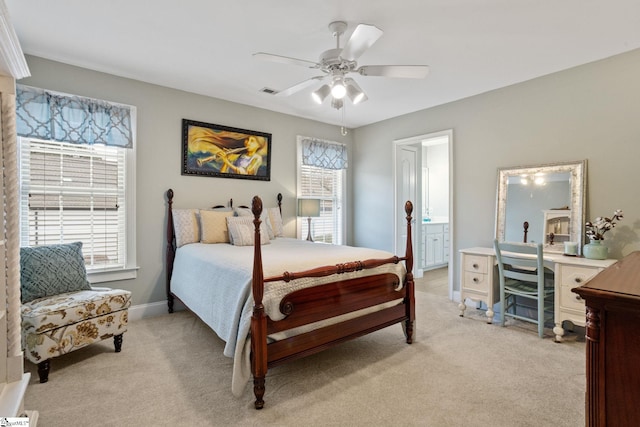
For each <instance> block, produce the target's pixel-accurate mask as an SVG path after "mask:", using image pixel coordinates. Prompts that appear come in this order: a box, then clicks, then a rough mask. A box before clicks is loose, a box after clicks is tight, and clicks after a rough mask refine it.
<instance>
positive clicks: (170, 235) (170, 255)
mask: <svg viewBox="0 0 640 427" xmlns="http://www.w3.org/2000/svg"><path fill="white" fill-rule="evenodd" d="M172 207H173V190H172V189H168V190H167V253H166V255H165V256H166V261H167V262H166V266H167V272H166V273H167V284H166V285H167V305H168V306H169V313H173V295H172V294H171V274H172V273H173V260H174V258H175V257H176V252H175V248H174V247H173V239H174V230H173V213H172V211H171V210H172Z"/></svg>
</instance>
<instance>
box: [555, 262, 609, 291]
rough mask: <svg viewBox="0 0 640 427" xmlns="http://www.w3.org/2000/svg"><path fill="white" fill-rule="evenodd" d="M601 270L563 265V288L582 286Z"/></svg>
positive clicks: (561, 269)
mask: <svg viewBox="0 0 640 427" xmlns="http://www.w3.org/2000/svg"><path fill="white" fill-rule="evenodd" d="M599 271H600V269H599V268H593V267H580V266H575V265H563V266H561V268H560V275H561V277H560V280H561V283H560V285H561V286H568V287H574V288H575V287H576V286H582V285H584V284H585V283H587V282H588V281H589V280H591V279H593V277H594V276H595V275H596V274H598V272H599Z"/></svg>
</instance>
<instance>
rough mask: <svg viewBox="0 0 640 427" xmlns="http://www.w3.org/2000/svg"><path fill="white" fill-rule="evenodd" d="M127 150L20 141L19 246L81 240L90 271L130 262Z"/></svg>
mask: <svg viewBox="0 0 640 427" xmlns="http://www.w3.org/2000/svg"><path fill="white" fill-rule="evenodd" d="M125 166H126V159H125V149H124V148H119V147H113V146H106V145H102V144H94V145H78V144H67V143H60V142H53V141H41V140H34V139H28V138H20V183H21V188H20V210H21V215H20V217H21V233H20V235H21V245H22V246H39V245H48V244H57V243H70V242H75V241H81V242H82V243H83V247H82V252H83V255H84V258H85V263H86V266H87V270H92V269H102V268H123V267H124V266H125V263H126V256H125V255H126V240H125V233H126V224H125V219H126V203H125V170H126V167H125Z"/></svg>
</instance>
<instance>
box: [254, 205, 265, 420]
mask: <svg viewBox="0 0 640 427" xmlns="http://www.w3.org/2000/svg"><path fill="white" fill-rule="evenodd" d="M251 212H252V213H253V217H254V219H253V224H254V226H255V234H254V241H253V249H254V250H253V279H252V284H251V285H252V292H253V302H254V305H253V315H252V316H251V371H252V374H253V394H254V395H255V396H256V401H255V402H254V405H255V407H256V409H262V407H263V406H264V400H263V397H264V390H265V388H264V380H265V377H266V375H267V318H266V315H265V311H264V305H263V304H262V297H263V296H264V275H263V271H262V249H261V246H260V223H261V222H262V221H260V214H262V200H261V199H260V197H258V196H255V197H254V198H253V200H252V201H251Z"/></svg>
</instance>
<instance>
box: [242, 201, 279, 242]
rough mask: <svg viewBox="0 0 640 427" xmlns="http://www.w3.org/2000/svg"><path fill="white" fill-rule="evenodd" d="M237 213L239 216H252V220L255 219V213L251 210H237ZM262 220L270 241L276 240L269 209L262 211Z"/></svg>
mask: <svg viewBox="0 0 640 427" xmlns="http://www.w3.org/2000/svg"><path fill="white" fill-rule="evenodd" d="M236 213H237V214H238V216H250V217H251V218H253V212H251V209H249V208H236ZM260 220H261V221H262V225H264V226H266V230H267V234H268V235H269V240H273V239H275V237H276V236H275V233H274V232H273V228H272V227H271V221H270V220H269V212H268V211H267V209H262V213H261V214H260Z"/></svg>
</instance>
